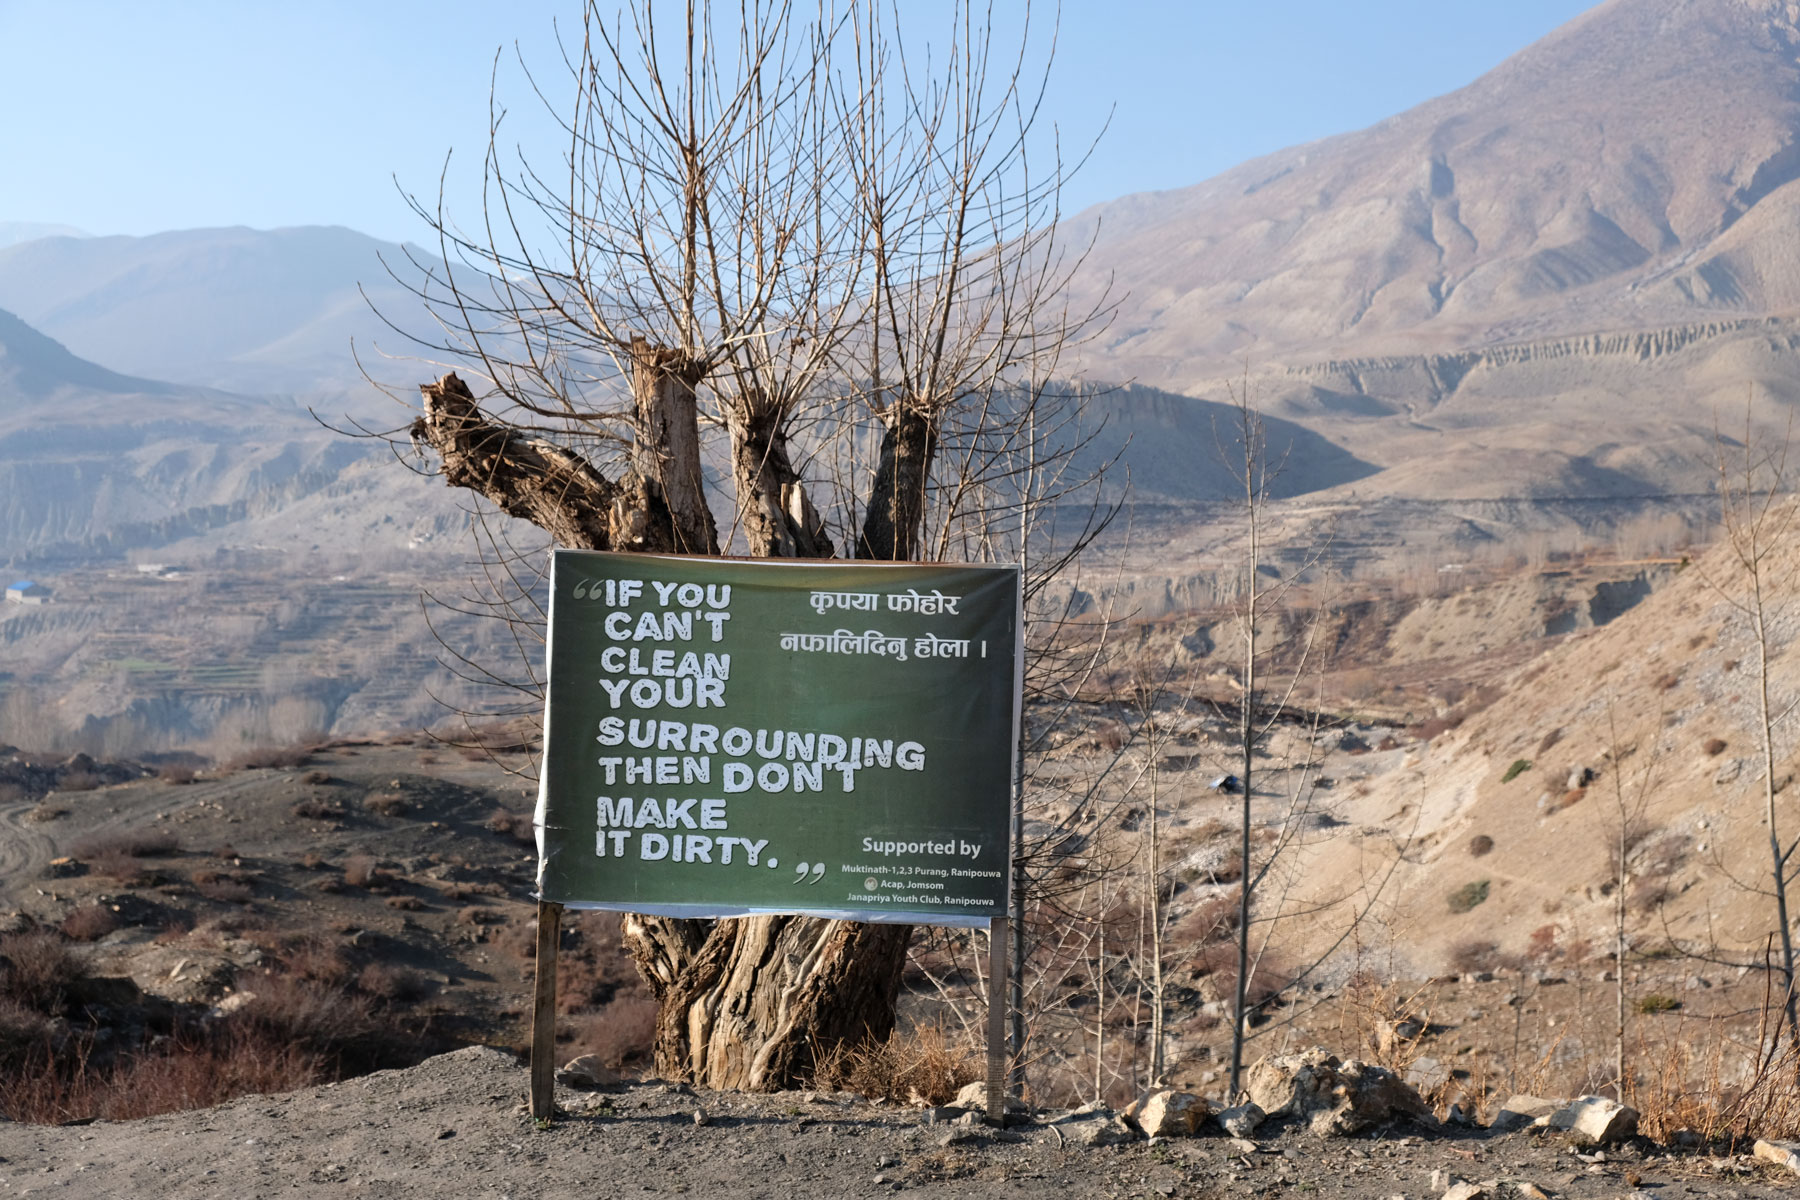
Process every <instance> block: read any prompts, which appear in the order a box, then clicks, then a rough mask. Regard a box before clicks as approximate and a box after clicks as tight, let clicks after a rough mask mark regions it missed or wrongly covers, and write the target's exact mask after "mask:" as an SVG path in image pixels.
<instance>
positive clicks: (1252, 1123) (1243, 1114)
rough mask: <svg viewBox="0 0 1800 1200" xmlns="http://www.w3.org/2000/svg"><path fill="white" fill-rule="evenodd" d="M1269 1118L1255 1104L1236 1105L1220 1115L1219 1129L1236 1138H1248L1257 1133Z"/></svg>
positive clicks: (1220, 1111) (1224, 1109)
mask: <svg viewBox="0 0 1800 1200" xmlns="http://www.w3.org/2000/svg"><path fill="white" fill-rule="evenodd" d="M1267 1116H1268V1114H1267V1113H1265V1112H1263V1110H1262V1109H1260V1108H1258V1107H1257V1106H1256V1105H1254V1104H1236V1105H1233V1106H1232V1107H1230V1108H1222V1109H1220V1110H1219V1113H1218V1121H1219V1127H1220V1128H1221V1129H1223V1130H1224V1131H1225V1132H1226V1133H1228V1134H1230V1135H1231V1136H1232V1137H1234V1138H1247V1137H1249V1136H1250V1135H1251V1134H1253V1133H1255V1132H1256V1131H1257V1128H1258V1127H1259V1126H1261V1125H1262V1123H1263V1121H1264V1119H1265V1118H1266V1117H1267Z"/></svg>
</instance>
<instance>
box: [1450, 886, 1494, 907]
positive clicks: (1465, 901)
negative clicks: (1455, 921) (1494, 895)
mask: <svg viewBox="0 0 1800 1200" xmlns="http://www.w3.org/2000/svg"><path fill="white" fill-rule="evenodd" d="M1487 898H1488V881H1487V880H1485V879H1478V880H1476V881H1475V882H1474V883H1465V884H1463V885H1462V886H1461V887H1459V888H1457V889H1456V890H1455V891H1454V892H1451V893H1450V911H1451V912H1453V913H1466V912H1468V911H1469V910H1470V909H1472V908H1475V907H1476V906H1478V905H1480V904H1481V903H1483V902H1484V901H1485V900H1486V899H1487Z"/></svg>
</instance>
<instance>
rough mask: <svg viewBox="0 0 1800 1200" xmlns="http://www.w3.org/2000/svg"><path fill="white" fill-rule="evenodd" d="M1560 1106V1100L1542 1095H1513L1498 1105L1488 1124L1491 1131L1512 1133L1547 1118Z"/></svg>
mask: <svg viewBox="0 0 1800 1200" xmlns="http://www.w3.org/2000/svg"><path fill="white" fill-rule="evenodd" d="M1561 1107H1562V1101H1560V1100H1546V1099H1544V1098H1543V1097H1542V1096H1525V1095H1519V1096H1513V1097H1512V1098H1511V1099H1509V1100H1508V1101H1507V1102H1506V1103H1505V1104H1502V1105H1501V1106H1500V1111H1499V1112H1497V1113H1495V1114H1494V1121H1493V1124H1491V1125H1489V1126H1488V1129H1489V1131H1490V1132H1492V1133H1512V1132H1513V1131H1514V1130H1518V1129H1524V1128H1525V1127H1526V1126H1528V1125H1533V1124H1536V1123H1537V1122H1538V1121H1539V1120H1543V1119H1548V1118H1549V1117H1551V1116H1552V1115H1554V1114H1555V1112H1556V1110H1557V1109H1559V1108H1561Z"/></svg>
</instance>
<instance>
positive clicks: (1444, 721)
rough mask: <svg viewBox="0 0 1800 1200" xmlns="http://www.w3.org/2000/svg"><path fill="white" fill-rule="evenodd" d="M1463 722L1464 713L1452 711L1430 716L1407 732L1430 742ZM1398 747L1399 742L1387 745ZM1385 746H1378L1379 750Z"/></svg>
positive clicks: (1420, 739) (1393, 747) (1422, 740)
mask: <svg viewBox="0 0 1800 1200" xmlns="http://www.w3.org/2000/svg"><path fill="white" fill-rule="evenodd" d="M1461 724H1462V714H1461V713H1458V712H1455V711H1452V712H1448V713H1445V714H1444V715H1443V716H1441V717H1430V718H1427V719H1426V720H1423V721H1420V722H1419V723H1418V724H1417V725H1414V726H1413V727H1411V728H1410V729H1408V730H1407V731H1406V732H1407V733H1408V734H1410V735H1412V736H1413V737H1415V738H1417V739H1418V740H1419V741H1421V742H1429V741H1431V740H1432V739H1433V738H1435V737H1438V736H1440V735H1442V734H1446V733H1449V732H1450V731H1451V730H1452V729H1455V728H1456V727H1457V726H1458V725H1461ZM1398 747H1399V743H1398V742H1396V743H1394V746H1392V747H1385V748H1387V749H1398ZM1383 748H1384V747H1381V746H1377V747H1376V749H1378V750H1379V749H1383Z"/></svg>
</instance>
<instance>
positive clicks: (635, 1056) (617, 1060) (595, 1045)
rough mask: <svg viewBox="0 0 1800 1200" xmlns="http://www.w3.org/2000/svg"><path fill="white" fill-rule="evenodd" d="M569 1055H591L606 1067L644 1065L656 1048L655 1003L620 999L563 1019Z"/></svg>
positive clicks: (638, 997)
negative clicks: (566, 1031)
mask: <svg viewBox="0 0 1800 1200" xmlns="http://www.w3.org/2000/svg"><path fill="white" fill-rule="evenodd" d="M562 1025H563V1027H564V1028H565V1029H567V1030H568V1040H569V1042H570V1053H571V1054H593V1055H597V1056H598V1057H599V1059H600V1061H601V1062H602V1063H604V1064H606V1065H607V1066H608V1067H610V1068H612V1069H614V1070H618V1069H620V1068H623V1067H632V1066H639V1065H647V1064H648V1063H649V1061H650V1052H651V1050H652V1049H653V1048H654V1047H655V1045H656V1001H655V1000H652V999H651V998H650V997H649V996H645V995H633V996H620V997H619V998H618V999H616V1000H613V1001H611V1002H609V1003H607V1004H605V1005H603V1006H601V1007H600V1008H597V1009H588V1010H585V1011H583V1012H581V1013H578V1014H576V1015H575V1016H572V1017H564V1018H563V1020H562Z"/></svg>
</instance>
